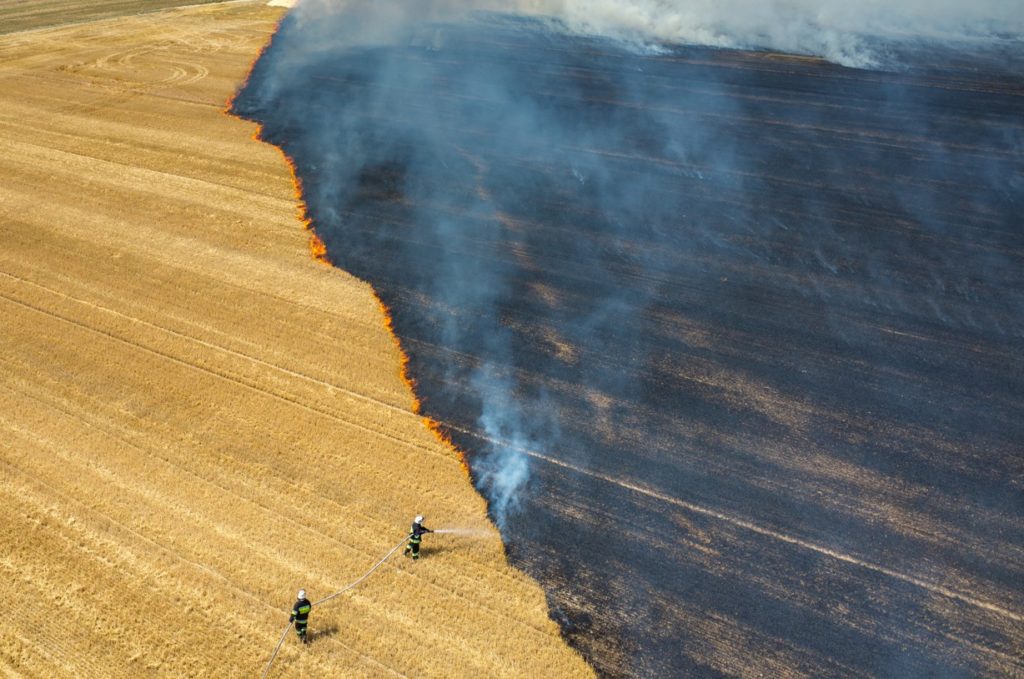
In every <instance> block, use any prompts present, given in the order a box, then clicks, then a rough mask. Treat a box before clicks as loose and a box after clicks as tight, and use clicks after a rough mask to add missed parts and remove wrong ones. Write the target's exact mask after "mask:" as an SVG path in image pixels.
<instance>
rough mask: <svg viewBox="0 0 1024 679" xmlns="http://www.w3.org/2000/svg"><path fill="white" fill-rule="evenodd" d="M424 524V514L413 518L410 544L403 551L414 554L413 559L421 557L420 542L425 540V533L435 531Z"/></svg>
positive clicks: (405, 553) (406, 554)
mask: <svg viewBox="0 0 1024 679" xmlns="http://www.w3.org/2000/svg"><path fill="white" fill-rule="evenodd" d="M433 532H434V531H432V530H430V529H429V528H427V527H426V526H424V525H423V516H422V515H420V516H417V517H416V518H415V519H413V520H412V531H411V532H410V533H409V544H408V545H406V547H405V551H404V552H402V554H403V555H404V556H410V555H411V556H412V558H413V561H415V560H417V559H419V558H420V542H421V541H422V540H423V534H424V533H433Z"/></svg>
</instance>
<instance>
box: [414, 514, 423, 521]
mask: <svg viewBox="0 0 1024 679" xmlns="http://www.w3.org/2000/svg"><path fill="white" fill-rule="evenodd" d="M413 521H415V522H416V523H423V515H422V514H420V515H419V516H417V517H416V518H415V519H413Z"/></svg>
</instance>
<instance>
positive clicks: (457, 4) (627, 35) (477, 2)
mask: <svg viewBox="0 0 1024 679" xmlns="http://www.w3.org/2000/svg"><path fill="white" fill-rule="evenodd" d="M479 11H490V12H502V13H508V14H520V15H524V16H532V17H537V18H544V19H549V20H552V22H553V23H552V24H551V25H553V26H554V25H559V26H562V27H564V28H565V29H567V30H570V31H572V32H575V33H578V34H584V35H594V36H600V37H605V38H614V39H617V40H621V41H624V42H627V43H630V44H633V45H634V46H637V47H641V48H647V49H651V48H653V49H657V48H658V47H659V46H660V45H665V44H669V45H672V44H675V45H678V44H689V45H706V46H712V47H725V48H743V49H765V50H774V51H779V52H788V53H793V54H804V55H812V56H819V57H823V58H825V59H828V60H830V61H833V62H835V63H838V64H842V65H845V66H852V67H858V68H872V67H879V66H893V65H894V61H893V57H892V55H891V54H890V50H891V48H892V47H893V46H894V45H897V44H901V43H908V42H917V41H921V40H926V41H934V42H947V43H948V42H951V41H958V42H965V43H975V44H976V43H978V42H979V41H984V42H990V41H993V40H997V41H1002V42H1008V43H1011V44H1016V45H1019V44H1020V43H1021V41H1022V39H1024V10H1022V8H1021V5H1020V3H1019V2H1014V1H1013V0H977V1H975V2H962V1H961V0H892V1H887V0H858V1H857V2H847V1H845V0H417V1H403V0H383V1H374V0H301V2H299V4H298V10H297V13H298V18H299V19H300V20H302V21H305V22H310V23H315V22H319V21H322V20H323V19H324V17H326V16H331V15H341V14H343V15H344V16H345V17H346V20H345V22H344V23H343V24H341V25H342V26H343V29H342V32H341V33H340V34H339V35H337V36H336V40H340V41H345V42H348V43H349V44H381V43H384V42H388V41H392V40H395V39H396V38H398V37H399V36H401V35H403V34H404V33H406V32H407V31H408V30H410V29H411V28H415V27H416V26H421V25H423V24H424V23H429V22H438V21H452V20H455V19H458V18H461V17H464V16H466V15H467V14H470V13H472V12H479ZM335 25H337V24H335Z"/></svg>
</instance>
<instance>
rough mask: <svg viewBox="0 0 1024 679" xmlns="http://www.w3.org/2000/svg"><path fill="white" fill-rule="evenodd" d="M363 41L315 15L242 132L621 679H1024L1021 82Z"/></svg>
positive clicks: (981, 66)
mask: <svg viewBox="0 0 1024 679" xmlns="http://www.w3.org/2000/svg"><path fill="white" fill-rule="evenodd" d="M334 29H335V27H333V26H331V25H325V24H322V23H321V24H317V25H312V24H308V23H302V22H298V21H292V20H291V17H289V18H286V20H285V21H284V22H283V23H282V25H281V27H280V29H279V32H278V34H277V35H276V36H275V38H274V41H273V43H272V44H271V46H270V47H269V48H268V49H267V51H266V52H265V53H264V55H263V56H262V57H261V59H260V61H259V62H258V63H257V64H256V66H255V68H254V70H253V73H252V76H251V78H250V80H249V82H248V84H247V86H246V88H245V89H244V90H243V91H242V93H241V94H240V96H239V97H238V98H237V99H236V102H235V110H236V112H237V113H239V114H240V115H243V116H245V117H248V118H250V119H253V120H256V121H258V122H260V123H262V125H263V135H264V138H265V139H267V140H269V141H271V142H273V143H275V144H278V145H280V146H281V147H282V148H283V149H284V150H285V152H286V153H287V154H288V155H289V156H290V157H291V158H293V159H294V162H295V165H296V171H297V174H298V176H299V178H300V179H301V182H302V185H303V187H304V197H305V199H306V201H307V204H308V207H309V212H310V215H311V218H312V222H313V226H314V228H315V229H316V231H317V233H318V234H319V235H320V236H321V237H322V239H323V240H324V241H325V242H326V244H327V247H328V255H329V257H330V259H331V261H332V262H333V263H334V264H336V265H337V266H338V267H340V268H342V269H345V270H347V271H349V272H351V273H353V274H354V275H356V276H358V277H360V278H362V279H364V280H366V281H368V282H369V283H371V284H372V285H373V287H374V288H375V289H376V290H377V291H378V293H379V295H380V297H381V298H382V299H383V301H384V302H385V303H386V304H387V305H388V306H389V307H390V308H391V309H392V312H393V317H394V326H395V330H396V333H397V334H398V336H399V338H400V340H401V342H402V345H403V347H404V349H405V350H406V352H407V353H408V355H409V356H410V359H411V363H410V366H411V372H412V376H413V377H414V379H415V381H416V383H417V385H418V392H419V396H420V398H421V400H422V403H423V407H424V412H425V413H426V414H427V415H429V416H431V417H433V418H435V419H436V420H438V421H440V422H441V423H443V425H444V426H445V427H446V428H447V430H448V431H449V432H450V433H451V435H452V436H453V438H454V440H455V442H456V443H457V444H458V445H459V446H461V447H462V448H463V449H465V450H466V451H467V452H468V457H469V459H470V463H471V467H472V471H473V476H474V480H475V482H476V483H477V485H478V487H479V488H480V490H481V491H482V492H483V493H485V494H486V496H487V497H488V498H489V500H490V502H491V511H492V514H493V516H494V518H495V519H496V520H497V521H498V522H499V525H501V527H502V530H503V535H504V537H505V539H506V542H507V544H508V552H509V555H510V558H511V560H512V561H513V562H514V563H515V564H516V565H517V566H519V567H521V568H523V569H525V570H526V571H527V572H528V573H530V574H531V575H533V576H534V577H536V578H537V579H538V580H539V581H540V582H541V583H542V584H543V586H544V587H545V588H546V590H547V592H548V593H549V601H550V605H551V609H552V612H553V613H552V614H553V615H554V616H555V617H556V619H557V620H558V621H559V622H560V624H561V625H562V627H563V629H564V631H565V634H566V636H567V638H568V639H569V640H570V642H571V643H572V644H574V645H575V646H576V647H577V648H579V649H580V650H581V651H582V652H583V653H584V654H585V656H586V657H587V659H588V660H589V661H591V662H592V663H593V665H594V666H595V667H596V668H597V670H598V671H599V673H601V674H602V675H605V676H636V677H641V676H643V677H655V676H657V677H669V676H672V677H681V676H787V675H804V676H813V677H854V676H885V677H911V676H916V677H968V676H971V677H974V676H993V677H995V676H1013V675H1017V674H1021V673H1024V661H1022V656H1024V454H1022V442H1024V351H1022V350H1024V229H1022V226H1024V225H1022V218H1021V212H1022V210H1024V115H1022V114H1024V78H1022V77H1021V76H1020V71H1019V70H1017V71H1016V74H1015V69H1013V68H1007V67H1006V66H1005V64H1006V63H1007V62H1006V61H1005V60H1004V58H1003V57H1004V56H1005V55H1003V56H999V55H996V56H993V55H991V54H989V55H982V54H977V55H965V54H964V53H963V52H957V51H943V50H941V49H939V48H937V47H936V48H934V49H932V48H927V47H920V46H918V47H915V49H914V51H913V52H912V53H911V52H908V53H907V56H906V60H905V61H904V63H902V64H900V66H899V67H898V68H894V69H892V70H889V71H881V70H879V71H861V70H855V69H849V68H844V67H841V66H837V65H833V64H830V63H827V62H824V61H821V60H817V59H809V58H797V57H788V56H783V55H778V54H769V53H755V52H742V51H727V50H713V49H703V48H675V49H660V50H657V51H653V50H647V51H646V52H644V51H638V50H636V49H629V48H626V47H622V46H619V45H616V44H614V43H611V42H607V41H602V40H598V39H590V38H582V37H573V36H570V35H566V34H564V33H561V32H558V31H553V30H550V29H549V27H546V26H545V25H544V24H541V23H536V22H530V21H523V20H513V19H505V18H501V17H496V16H481V17H478V18H476V19H474V20H473V21H471V22H468V23H463V24H460V25H431V26H419V27H416V28H415V29H414V30H411V31H410V32H409V33H408V34H405V35H402V36H401V37H400V39H395V40H389V41H387V42H386V43H384V46H381V45H382V43H379V42H378V43H373V42H368V43H367V44H364V45H362V46H360V45H359V44H348V45H347V46H345V47H340V46H339V47H336V48H330V47H324V45H329V44H330V40H329V39H326V38H329V36H330V33H331V31H333V30H334ZM310 44H317V45H320V48H319V49H317V50H309V49H307V47H308V45H310ZM410 502H411V503H413V504H414V503H415V498H410ZM413 504H411V505H410V511H414V507H413ZM446 519H447V517H446ZM427 563H429V560H428V561H426V562H425V565H426V564H427Z"/></svg>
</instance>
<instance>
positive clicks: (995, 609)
mask: <svg viewBox="0 0 1024 679" xmlns="http://www.w3.org/2000/svg"><path fill="white" fill-rule="evenodd" d="M0 275H3V276H5V277H8V278H11V279H15V280H18V281H21V282H25V283H28V284H31V285H33V286H36V287H39V288H43V289H45V290H48V291H50V292H53V293H55V294H57V295H59V296H61V297H62V298H65V299H69V300H73V301H76V302H79V303H80V304H83V305H86V306H89V307H91V308H95V309H97V310H102V311H105V312H107V313H110V314H113V315H116V316H120V317H122V318H125V319H128V320H131V321H133V322H136V323H140V324H143V325H146V326H149V327H152V328H155V329H158V330H162V331H164V332H167V333H170V334H173V335H175V336H178V337H181V338H182V339H186V340H190V341H192V342H196V343H198V344H201V345H203V346H205V347H208V348H211V349H214V350H220V351H223V352H226V353H230V354H233V355H236V356H239V357H241V358H246V359H248V360H250V361H254V362H256V363H259V364H261V365H264V366H266V367H269V368H273V369H276V370H280V371H282V372H285V373H287V374H290V375H293V376H295V377H298V378H301V379H304V380H309V381H312V382H316V383H319V384H322V385H326V386H330V387H334V388H335V389H338V390H339V391H341V392H343V393H345V394H347V395H349V396H351V397H353V398H357V399H360V400H363V401H369V402H372V403H375V404H378V405H380V406H383V407H385V408H387V409H389V410H392V411H394V412H398V413H402V414H403V415H407V416H410V417H417V418H418V417H420V416H419V415H417V414H416V413H413V412H411V411H408V410H405V409H403V408H400V407H399V406H395V405H392V404H389V403H386V402H383V401H379V400H377V399H375V398H373V397H371V396H367V395H365V394H360V393H358V392H354V391H351V390H348V389H345V388H343V387H339V386H337V385H332V384H330V383H329V382H325V381H323V380H320V379H317V378H314V377H310V376H308V375H304V374H302V373H299V372H296V371H293V370H290V369H288V368H283V367H281V366H277V365H274V364H272V363H268V362H266V361H263V360H261V359H258V358H255V357H252V356H249V355H248V354H244V353H242V352H238V351H235V350H233V349H228V348H226V347H222V346H220V345H217V344H213V343H210V342H206V341H204V340H200V339H197V338H194V337H191V336H189V335H185V334H183V333H179V332H177V331H174V330H170V329H167V328H163V327H161V326H159V325H155V324H153V323H149V322H148V321H143V320H141V319H138V318H135V317H133V316H129V315H126V314H123V313H121V312H118V311H115V310H113V309H108V308H106V307H102V306H99V305H96V304H93V303H92V302H88V301H85V300H80V299H77V298H74V297H71V296H69V295H66V294H64V293H60V292H56V291H54V290H51V289H50V288H47V287H46V286H42V285H39V284H37V283H34V282H32V281H28V280H26V279H23V278H20V277H18V276H15V275H12V274H9V273H6V272H0ZM0 298H3V299H6V300H8V301H10V302H12V303H14V304H18V305H20V306H23V307H26V308H28V309H32V310H33V311H36V312H39V313H42V314H46V315H48V316H52V317H54V318H58V319H60V320H63V321H65V322H68V323H72V324H74V325H77V326H80V327H82V328H85V329H87V330H90V331H91V332H94V333H98V334H101V335H104V336H107V337H110V338H111V339H114V340H117V341H119V342H123V343H127V344H130V345H132V346H136V347H138V348H139V349H142V350H143V351H147V352H149V353H152V354H156V355H158V356H162V357H164V358H166V359H168V360H171V361H174V362H176V363H180V364H183V365H186V366H189V367H191V368H194V369H196V370H200V371H203V372H206V373H209V374H212V375H215V376H218V377H220V378H222V379H225V380H228V381H231V382H235V383H237V384H239V385H242V386H244V387H247V388H249V389H252V390H255V391H258V392H261V393H264V394H267V395H269V396H271V397H273V398H277V399H279V400H282V401H286V402H288V403H291V404H293V405H297V406H299V407H300V408H303V409H306V410H310V411H313V412H316V413H319V414H322V415H325V416H327V417H330V418H332V419H336V420H339V421H342V422H345V423H346V424H350V425H352V426H354V427H356V428H359V429H362V430H364V431H367V432H370V433H373V434H375V435H378V436H381V437H383V438H388V439H391V440H394V441H396V442H398V443H401V444H402V445H408V446H411V447H415V448H419V449H422V450H424V451H427V452H430V453H431V454H437V453H435V452H434V451H432V450H430V449H429V448H428V447H426V446H419V445H417V444H415V443H414V442H411V441H406V440H404V439H400V438H398V437H395V436H392V435H390V434H387V433H385V432H381V431H377V430H373V429H370V428H368V427H365V426H363V425H361V424H358V423H356V422H351V421H349V420H346V419H345V418H343V417H341V416H339V415H337V414H335V413H331V412H329V411H325V410H322V409H320V408H315V407H313V406H310V405H307V404H305V403H302V402H300V401H297V400H295V399H292V398H290V397H287V396H284V395H281V394H277V393H275V392H271V391H268V390H266V389H263V388H262V387H257V386H254V385H251V384H248V383H246V382H243V381H241V380H238V379H235V378H233V377H230V376H227V375H224V374H222V373H219V372H217V371H215V370H211V369H209V368H205V367H203V366H199V365H196V364H193V363H189V362H187V361H183V360H181V359H179V358H176V357H174V356H171V355H169V354H165V353H163V352H160V351H157V350H155V349H150V348H149V347H145V346H143V345H141V344H136V343H134V342H130V341H129V340H125V339H123V338H121V337H117V336H116V335H113V334H110V333H107V332H106V331H103V330H98V329H96V328H93V327H91V326H88V325H85V324H82V323H80V322H78V321H75V320H72V319H68V318H65V317H63V316H61V315H59V314H56V313H53V312H50V311H47V310H45V309H40V308H37V307H35V306H33V305H31V304H27V303H25V302H21V301H19V300H16V299H13V298H11V297H8V296H6V295H3V294H0ZM439 424H441V425H442V426H444V427H446V428H448V429H451V430H452V431H457V432H459V433H461V434H465V435H467V436H471V437H473V438H475V439H477V440H482V441H487V442H488V443H491V444H494V445H498V446H502V447H505V448H509V449H512V450H516V451H518V452H521V453H523V454H525V455H528V456H530V457H531V458H533V459H536V460H541V461H543V462H547V463H549V464H552V465H555V466H558V467H562V468H563V469H568V470H570V471H573V472H576V473H577V474H583V475H585V476H589V477H591V478H595V479H599V480H601V481H604V482H606V483H611V484H613V485H617V486H619V487H621V488H625V489H627V490H630V491H633V492H635V493H639V494H641V495H645V496H647V497H650V498H653V499H656V500H660V501H662V502H666V503H669V504H672V505H675V506H677V507H680V508H682V509H685V510H687V511H689V512H692V513H694V514H700V515H702V516H707V517H710V518H714V519H718V520H719V521H724V522H726V523H729V524H731V525H733V526H736V527H738V528H743V529H745V530H748V531H750V532H753V533H757V534H758V535H761V536H764V537H768V538H771V539H773V540H777V541H779V542H784V543H786V544H790V545H794V546H796V547H801V548H803V549H806V550H808V551H812V552H815V553H817V554H821V555H823V556H828V557H830V558H833V559H835V560H837V561H842V562H844V563H848V564H851V565H855V566H859V567H861V568H864V569H867V570H870V571H874V572H875V573H879V574H881V575H885V576H887V577H890V578H893V579H896V580H900V581H902V582H906V583H908V584H912V585H914V586H916V587H919V588H921V589H924V590H926V591H929V592H932V593H933V594H938V595H941V596H944V597H947V598H950V599H955V600H958V601H962V602H964V603H967V604H970V605H972V606H975V607H977V608H981V609H984V610H987V611H989V612H991V613H995V614H996V615H999V616H1001V617H1004V618H1009V619H1010V620H1014V621H1015V622H1024V615H1022V614H1020V613H1016V612H1014V611H1011V610H1009V609H1006V608H1003V607H1002V606H998V605H996V604H993V603H990V602H988V601H984V600H982V599H979V598H977V597H974V596H971V595H970V594H967V593H963V592H959V591H956V590H953V589H950V588H948V587H945V586H943V585H940V584H937V583H934V582H929V581H927V580H924V579H922V578H919V577H916V576H914V575H910V574H908V573H904V572H901V571H897V570H895V569H893V568H889V567H888V566H883V565H881V564H877V563H874V562H871V561H866V560H864V559H861V558H859V557H856V556H854V555H852V554H847V553H845V552H840V551H838V550H835V549H832V548H830V547H826V546H824V545H820V544H817V543H814V542H811V541H809V540H805V539H803V538H799V537H796V536H793V535H789V534H786V533H782V532H780V531H777V530H774V529H771V528H767V527H764V526H761V525H758V524H756V523H754V522H752V521H750V520H748V519H744V518H742V517H738V516H734V515H731V514H726V513H724V512H720V511H718V510H715V509H711V508H710V507H704V506H702V505H698V504H694V503H692V502H687V501H686V500H681V499H679V498H676V497H672V496H671V495H667V494H665V493H662V492H660V491H657V490H655V489H653V488H649V487H646V486H643V485H640V484H637V483H634V482H631V481H627V480H624V479H619V478H615V477H613V476H610V475H608V474H604V473H602V472H599V471H595V470H592V469H584V468H583V467H579V466H577V465H574V464H571V463H569V462H564V461H562V460H558V459H556V458H553V457H551V456H549V455H545V454H543V453H538V452H536V451H534V450H530V449H527V448H523V447H520V446H516V445H513V444H509V443H507V442H505V441H501V440H498V439H494V438H491V437H488V436H486V435H484V434H481V433H479V432H476V431H472V430H470V429H465V428H463V427H458V426H456V425H453V424H451V423H448V422H439Z"/></svg>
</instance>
